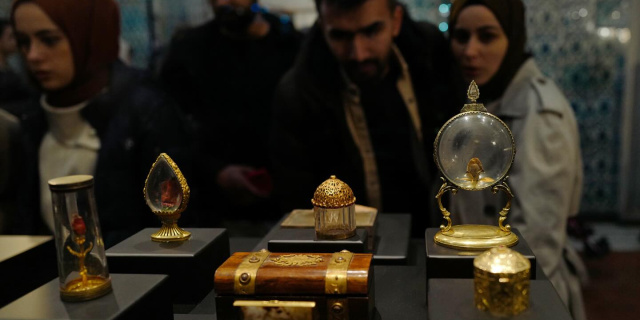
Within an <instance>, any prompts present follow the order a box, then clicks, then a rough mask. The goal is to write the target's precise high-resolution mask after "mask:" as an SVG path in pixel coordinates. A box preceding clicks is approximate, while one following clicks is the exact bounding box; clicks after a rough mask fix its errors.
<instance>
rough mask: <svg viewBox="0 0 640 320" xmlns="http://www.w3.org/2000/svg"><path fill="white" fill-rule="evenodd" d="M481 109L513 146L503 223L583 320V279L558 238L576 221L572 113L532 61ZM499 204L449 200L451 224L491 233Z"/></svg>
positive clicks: (472, 196) (472, 198) (489, 199)
mask: <svg viewBox="0 0 640 320" xmlns="http://www.w3.org/2000/svg"><path fill="white" fill-rule="evenodd" d="M480 97H482V92H480ZM486 107H487V110H488V111H489V112H491V113H493V114H495V115H497V116H498V117H500V118H501V119H502V120H503V121H504V122H505V123H506V124H507V125H508V126H509V128H510V129H511V131H512V133H513V136H514V139H515V143H516V157H515V161H514V163H513V166H512V167H511V171H510V173H509V178H508V179H507V181H506V182H507V184H508V185H509V186H510V187H511V191H513V194H514V196H515V198H514V199H513V201H512V207H511V211H510V212H509V215H508V218H507V221H506V222H507V223H508V224H510V225H511V226H512V227H515V228H518V230H520V232H521V233H522V235H523V237H524V238H525V240H526V242H527V243H528V244H529V246H530V247H531V249H532V250H533V252H534V254H535V255H536V259H537V261H538V263H539V264H540V266H541V267H542V270H543V271H544V273H545V274H546V275H547V277H548V278H549V280H550V281H551V282H552V283H553V285H554V287H555V288H556V290H557V292H558V294H559V295H560V297H561V298H562V300H563V301H564V303H565V305H567V307H568V308H569V310H570V311H571V313H572V315H573V316H574V318H575V319H576V320H578V319H580V320H582V319H586V317H585V314H584V305H583V301H582V294H581V291H580V279H583V280H584V281H586V278H587V276H586V271H585V268H584V265H583V263H582V261H581V260H580V257H579V256H578V255H577V254H576V252H575V250H573V248H571V246H570V244H569V243H568V240H567V233H566V226H567V218H569V217H571V216H574V215H576V214H577V213H578V208H579V204H580V197H581V193H582V159H581V155H580V140H579V136H578V128H577V124H576V119H575V116H574V114H573V110H572V109H571V107H570V105H569V103H568V102H567V100H566V98H565V97H564V95H563V94H562V92H560V90H559V89H558V87H557V86H556V85H555V83H554V82H553V81H552V80H550V79H548V78H546V77H544V76H543V75H542V73H541V72H540V70H539V69H538V66H537V65H536V63H535V61H534V60H533V59H528V60H527V61H526V62H525V63H524V64H523V65H522V66H521V67H520V69H519V70H518V72H517V74H516V75H515V77H514V78H513V80H512V81H511V83H510V84H509V86H508V87H507V89H506V90H505V93H504V95H503V96H502V97H501V99H500V100H498V101H494V102H492V103H491V104H489V105H487V106H486ZM504 203H505V196H504V194H503V193H500V194H499V195H494V194H492V193H491V191H490V190H483V191H477V192H470V191H464V190H460V192H458V194H457V195H455V196H453V198H452V204H451V209H452V210H451V212H452V217H454V218H455V217H459V221H457V222H458V223H464V224H477V223H482V224H493V225H497V223H498V212H499V211H500V208H502V207H503V206H504ZM571 269H574V270H576V271H575V272H572V271H571Z"/></svg>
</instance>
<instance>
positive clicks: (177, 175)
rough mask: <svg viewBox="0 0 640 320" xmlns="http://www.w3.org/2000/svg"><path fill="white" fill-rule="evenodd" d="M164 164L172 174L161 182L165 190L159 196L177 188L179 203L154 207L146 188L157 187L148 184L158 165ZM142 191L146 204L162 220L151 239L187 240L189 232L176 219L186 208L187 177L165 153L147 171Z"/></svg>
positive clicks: (187, 201)
mask: <svg viewBox="0 0 640 320" xmlns="http://www.w3.org/2000/svg"><path fill="white" fill-rule="evenodd" d="M165 164H167V165H168V166H169V168H170V170H171V172H172V173H173V175H174V176H173V177H170V178H169V179H167V180H165V181H163V182H162V184H166V185H167V186H166V189H167V190H164V191H162V193H163V195H162V196H161V197H162V198H164V197H165V195H164V193H165V191H166V192H167V193H169V194H172V193H175V190H173V189H176V188H179V192H180V196H181V197H180V198H179V199H180V203H179V205H178V207H177V208H176V207H174V206H170V207H168V208H164V207H163V208H160V209H158V208H154V207H153V206H152V205H151V204H150V202H151V201H150V200H149V199H148V197H149V195H148V193H147V192H148V190H150V188H153V187H157V186H150V185H149V183H150V181H151V177H152V175H154V174H158V173H157V171H158V170H159V169H158V167H160V166H163V165H165ZM172 179H175V180H172ZM175 181H177V184H176V183H175ZM163 187H164V186H163ZM161 189H162V187H161ZM143 192H144V195H145V199H146V201H147V204H148V205H149V207H150V208H151V211H152V212H153V213H154V214H155V215H157V216H158V218H160V220H161V221H162V227H161V228H160V230H158V231H157V232H155V233H153V234H152V235H151V240H153V241H156V242H179V241H185V240H188V239H189V238H190V237H191V232H189V231H186V230H184V229H182V228H180V227H179V226H178V219H180V216H181V214H182V212H184V210H185V209H186V208H187V204H188V203H189V196H190V194H191V190H190V188H189V185H188V184H187V179H186V178H185V177H184V175H183V174H182V171H180V168H179V167H178V165H177V164H176V163H175V162H174V161H173V159H171V157H169V155H167V154H166V153H161V154H160V155H159V156H158V158H157V159H156V161H155V162H154V163H153V165H152V166H151V170H150V171H149V174H148V175H147V179H146V180H145V183H144V189H143ZM164 201H165V200H162V202H164Z"/></svg>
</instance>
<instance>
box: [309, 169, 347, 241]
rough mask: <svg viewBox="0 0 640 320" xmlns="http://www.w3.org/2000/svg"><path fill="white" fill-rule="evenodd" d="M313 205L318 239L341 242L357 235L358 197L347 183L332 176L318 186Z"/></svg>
mask: <svg viewBox="0 0 640 320" xmlns="http://www.w3.org/2000/svg"><path fill="white" fill-rule="evenodd" d="M311 203H312V204H313V211H314V215H315V221H316V226H315V227H316V237H317V238H318V239H328V240H340V239H347V238H351V237H353V236H354V235H355V234H356V212H355V203H356V197H355V196H354V195H353V190H351V188H350V187H349V185H347V184H346V183H345V182H343V181H342V180H340V179H338V178H336V176H331V177H330V178H329V179H327V180H325V181H324V182H323V183H322V184H320V186H318V188H317V189H316V192H315V193H314V194H313V199H312V200H311Z"/></svg>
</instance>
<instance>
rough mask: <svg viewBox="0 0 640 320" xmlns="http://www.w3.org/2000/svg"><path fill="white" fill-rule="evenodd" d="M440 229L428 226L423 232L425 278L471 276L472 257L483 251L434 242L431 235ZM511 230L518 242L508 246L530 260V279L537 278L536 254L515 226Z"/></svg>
mask: <svg viewBox="0 0 640 320" xmlns="http://www.w3.org/2000/svg"><path fill="white" fill-rule="evenodd" d="M438 231H440V229H438V228H428V229H427V231H426V232H425V245H426V254H427V279H434V278H469V279H472V278H473V259H474V258H475V257H476V256H478V255H479V254H481V253H482V252H484V250H478V251H463V250H456V249H451V248H447V247H443V246H441V245H438V244H436V243H435V242H434V241H433V237H434V236H435V235H436V233H437V232H438ZM511 231H512V232H513V233H515V234H516V235H517V236H518V243H517V244H516V245H515V246H513V247H510V249H513V250H515V251H517V252H519V253H520V254H522V255H523V256H524V257H525V258H527V259H529V262H531V279H537V278H536V273H537V270H538V268H537V267H536V256H535V255H533V251H531V249H530V248H529V245H528V244H527V242H526V241H525V240H524V238H523V237H522V235H521V234H520V232H519V231H518V230H517V229H516V228H512V229H511Z"/></svg>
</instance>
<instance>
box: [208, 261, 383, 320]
mask: <svg viewBox="0 0 640 320" xmlns="http://www.w3.org/2000/svg"><path fill="white" fill-rule="evenodd" d="M371 261H372V255H371V254H358V253H351V252H348V251H342V252H336V253H271V252H269V251H266V250H263V251H259V252H236V253H234V254H233V255H232V256H231V257H230V258H229V259H228V260H227V261H226V262H225V263H223V264H222V265H221V266H220V267H219V268H218V270H217V271H216V274H215V280H214V283H215V284H214V287H215V292H216V312H217V314H218V318H219V319H244V318H245V317H247V315H248V314H249V313H255V312H262V311H261V310H279V311H278V312H291V313H306V315H305V316H299V317H297V318H293V317H292V319H351V320H354V319H371V318H372V316H373V307H374V300H373V288H372V285H373V266H372V264H371ZM274 312H275V311H274ZM329 316H331V317H329ZM256 319H259V318H256Z"/></svg>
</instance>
